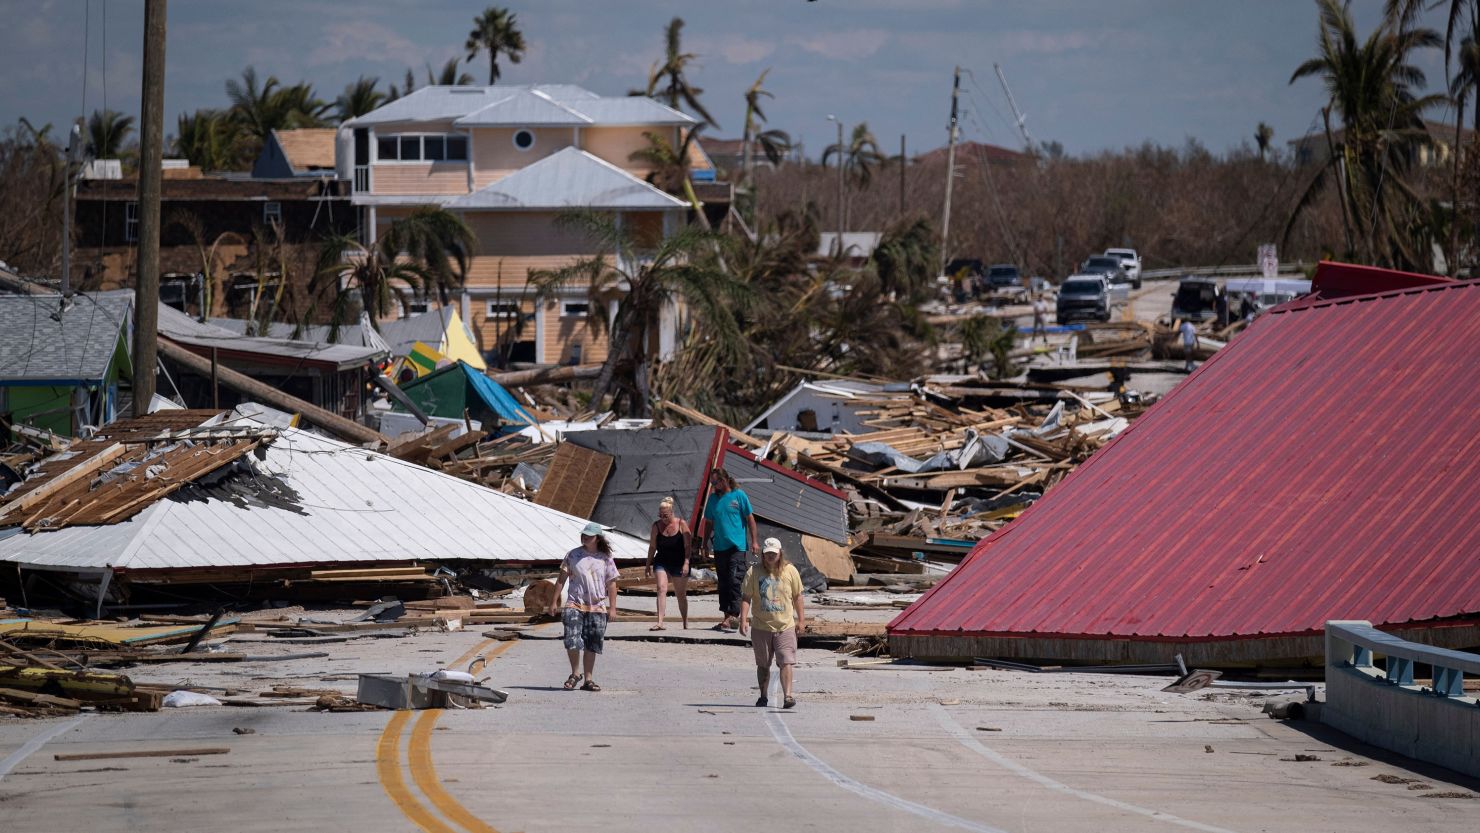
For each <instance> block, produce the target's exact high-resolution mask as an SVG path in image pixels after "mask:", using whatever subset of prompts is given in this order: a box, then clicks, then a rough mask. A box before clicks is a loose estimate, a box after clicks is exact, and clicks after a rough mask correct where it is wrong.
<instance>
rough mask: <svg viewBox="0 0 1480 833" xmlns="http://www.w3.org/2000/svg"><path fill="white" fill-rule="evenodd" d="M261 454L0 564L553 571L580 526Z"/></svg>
mask: <svg viewBox="0 0 1480 833" xmlns="http://www.w3.org/2000/svg"><path fill="white" fill-rule="evenodd" d="M242 422H243V420H233V424H242ZM265 453H266V456H265V459H260V460H259V459H256V458H254V457H252V456H248V457H247V458H244V459H243V460H241V461H239V462H238V463H237V464H235V465H234V466H233V467H231V468H230V469H223V470H222V471H221V473H213V474H212V475H208V476H207V477H204V478H201V480H200V481H198V482H196V483H194V484H192V485H190V486H186V487H185V488H183V489H181V490H179V491H178V492H175V493H174V494H172V495H170V496H169V497H166V498H163V499H161V500H159V501H158V502H156V503H154V504H153V505H152V506H149V507H148V508H147V509H145V510H144V511H142V512H140V513H139V514H138V515H136V516H135V517H133V518H132V519H130V520H127V521H124V522H122V523H118V524H111V525H107V526H76V527H66V528H63V529H58V530H52V531H46V532H38V533H34V534H31V533H25V532H21V531H19V528H16V529H12V530H6V531H5V533H9V535H8V537H5V538H3V539H0V561H9V562H14V563H16V564H19V565H21V566H25V567H32V568H38V569H52V570H63V571H71V572H101V571H103V570H106V569H113V570H118V571H127V570H168V569H201V568H234V567H264V566H287V565H294V564H336V563H363V562H373V561H411V560H418V561H421V560H426V561H449V560H456V559H469V560H490V561H520V562H527V561H543V562H553V561H558V560H559V559H560V558H562V557H563V556H564V555H565V553H567V552H568V551H570V550H571V549H572V548H574V547H577V546H579V545H580V532H581V528H582V527H584V526H585V525H586V521H585V520H584V519H582V518H577V517H575V516H572V515H567V514H565V513H563V512H557V511H555V510H553V509H548V508H546V507H543V506H537V505H535V504H533V503H530V502H528V501H524V500H520V499H519V498H516V497H511V496H509V495H506V494H504V493H502V492H498V491H495V490H493V489H489V488H487V487H485V486H481V485H479V484H477V483H472V482H469V481H466V480H461V479H459V478H456V477H453V476H451V475H448V474H443V473H441V472H438V471H433V470H432V469H429V468H425V467H423V466H420V465H417V464H415V463H408V462H405V461H403V460H398V459H396V458H394V457H389V456H387V455H384V454H378V453H375V452H372V451H367V450H365V449H362V448H358V447H356V446H352V445H348V444H346V443H342V442H338V441H336V440H331V439H327V438H325V437H320V436H318V435H315V434H310V433H308V432H307V431H302V430H298V429H293V428H288V429H284V430H283V431H282V434H281V435H280V436H279V437H278V439H277V440H276V441H275V442H273V443H272V444H271V445H269V446H267V447H266V449H265ZM242 466H250V470H243V469H242V468H241V467H242ZM5 533H0V534H5ZM607 537H608V540H610V541H611V544H612V549H613V554H614V556H615V557H616V558H618V559H639V558H644V557H646V555H647V543H646V542H644V541H639V540H637V539H635V538H632V537H630V536H627V535H623V534H621V533H618V532H609V533H608V534H607Z"/></svg>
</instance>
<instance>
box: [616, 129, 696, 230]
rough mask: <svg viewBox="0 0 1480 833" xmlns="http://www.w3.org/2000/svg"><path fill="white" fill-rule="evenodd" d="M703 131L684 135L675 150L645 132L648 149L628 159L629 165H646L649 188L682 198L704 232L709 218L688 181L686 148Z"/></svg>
mask: <svg viewBox="0 0 1480 833" xmlns="http://www.w3.org/2000/svg"><path fill="white" fill-rule="evenodd" d="M703 129H704V125H702V124H699V125H696V126H695V127H693V128H691V129H689V130H686V131H684V134H683V141H682V142H680V143H679V144H678V146H677V147H675V146H674V145H673V143H672V142H670V141H669V140H668V138H667V137H666V136H664V135H663V134H661V133H653V132H645V133H643V134H642V135H643V137H644V138H645V139H647V143H648V144H647V147H645V148H640V149H638V150H635V151H633V152H632V153H631V154H630V155H629V156H628V157H627V158H628V160H629V161H632V162H643V163H646V164H647V165H648V166H649V167H650V168H651V171H650V172H649V173H648V175H647V181H648V183H649V184H650V185H654V186H656V187H658V188H661V189H663V190H664V191H667V192H668V193H670V194H682V195H683V198H684V199H686V200H688V202H689V207H690V208H691V209H693V211H694V213H695V215H696V216H697V217H698V219H699V223H700V225H702V226H704V228H706V229H707V228H709V218H707V217H706V216H705V215H704V206H703V203H701V202H699V195H698V194H697V193H695V191H694V183H693V181H692V180H690V179H689V148H690V147H691V146H692V145H693V144H694V142H695V140H697V139H698V138H699V131H700V130H703Z"/></svg>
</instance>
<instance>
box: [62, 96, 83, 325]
mask: <svg viewBox="0 0 1480 833" xmlns="http://www.w3.org/2000/svg"><path fill="white" fill-rule="evenodd" d="M81 151H82V119H78V120H77V121H76V122H75V123H74V124H73V125H72V130H71V132H70V133H68V134H67V160H66V164H64V165H63V166H62V300H63V302H64V303H65V302H66V299H67V298H68V297H70V296H71V295H72V166H74V165H76V164H77V162H78V160H79V159H81Z"/></svg>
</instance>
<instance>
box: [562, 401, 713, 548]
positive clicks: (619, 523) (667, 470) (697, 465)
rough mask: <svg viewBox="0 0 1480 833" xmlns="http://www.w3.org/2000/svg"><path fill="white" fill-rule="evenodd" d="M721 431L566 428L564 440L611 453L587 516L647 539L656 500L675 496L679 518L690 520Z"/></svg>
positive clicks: (675, 506) (693, 428) (582, 446)
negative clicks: (602, 483) (603, 481)
mask: <svg viewBox="0 0 1480 833" xmlns="http://www.w3.org/2000/svg"><path fill="white" fill-rule="evenodd" d="M720 430H721V429H718V428H709V427H705V426H698V427H691V428H663V429H657V430H647V431H572V432H570V433H567V434H566V435H565V441H566V442H569V443H574V444H575V445H578V446H580V447H581V448H586V449H590V450H591V451H599V452H601V453H602V454H606V455H609V456H611V457H612V458H613V461H612V470H611V473H610V474H608V475H607V477H606V485H605V486H604V487H602V490H601V497H600V498H599V499H598V500H597V502H596V510H595V512H593V513H592V515H591V520H593V521H596V522H597V523H600V524H605V525H607V526H610V527H612V528H613V529H619V530H621V531H623V532H625V533H627V534H629V535H635V536H638V537H640V538H642V539H643V540H646V539H647V537H648V534H649V531H650V530H651V528H652V524H653V522H654V521H655V520H657V518H658V501H660V500H662V499H663V498H665V497H672V498H673V499H674V512H675V513H676V514H677V515H678V516H679V517H680V518H684V519H692V518H693V517H694V515H695V511H694V501H695V498H696V496H697V495H698V492H699V487H700V485H701V484H702V483H703V482H704V473H705V470H706V467H707V465H708V460H709V455H710V453H711V452H712V450H713V449H714V444H715V439H716V437H717V435H718V433H719V431H720ZM644 555H646V552H645V551H644Z"/></svg>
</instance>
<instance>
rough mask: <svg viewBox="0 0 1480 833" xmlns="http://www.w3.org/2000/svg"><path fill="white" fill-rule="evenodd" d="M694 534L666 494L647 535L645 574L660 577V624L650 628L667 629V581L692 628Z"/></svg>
mask: <svg viewBox="0 0 1480 833" xmlns="http://www.w3.org/2000/svg"><path fill="white" fill-rule="evenodd" d="M693 541H694V535H693V533H692V532H690V530H689V525H688V524H687V523H685V522H684V519H683V518H680V517H677V516H676V515H674V514H673V498H671V497H665V498H663V499H662V500H661V501H659V502H658V520H657V522H655V523H654V524H653V528H652V530H651V532H650V535H649V536H648V554H647V567H646V568H644V569H643V575H644V577H646V576H654V575H655V576H657V579H658V624H656V625H653V626H652V627H651V628H648V630H650V631H661V630H666V628H664V627H663V618H664V617H665V616H667V614H668V583H669V582H672V583H673V594H674V595H675V596H677V597H678V615H679V616H680V617H681V618H682V619H683V627H684V630H688V629H689V593H688V589H689V547H690V546H692V544H693Z"/></svg>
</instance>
